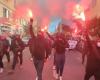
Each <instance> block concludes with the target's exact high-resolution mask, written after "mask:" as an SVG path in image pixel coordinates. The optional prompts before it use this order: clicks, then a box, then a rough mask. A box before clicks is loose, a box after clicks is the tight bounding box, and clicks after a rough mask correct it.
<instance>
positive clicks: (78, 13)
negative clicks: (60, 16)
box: [73, 4, 85, 21]
mask: <svg viewBox="0 0 100 80" xmlns="http://www.w3.org/2000/svg"><path fill="white" fill-rule="evenodd" d="M73 16H74V18H75V19H81V20H83V21H85V14H84V9H83V8H82V6H80V5H79V4H77V5H76V7H75V10H74V12H73Z"/></svg>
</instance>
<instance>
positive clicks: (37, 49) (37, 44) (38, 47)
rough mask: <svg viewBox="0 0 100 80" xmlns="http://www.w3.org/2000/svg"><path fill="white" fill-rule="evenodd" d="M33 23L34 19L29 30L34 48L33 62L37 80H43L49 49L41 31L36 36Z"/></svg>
mask: <svg viewBox="0 0 100 80" xmlns="http://www.w3.org/2000/svg"><path fill="white" fill-rule="evenodd" d="M32 23H33V19H30V26H29V29H30V35H31V38H32V43H31V47H32V56H33V62H34V66H35V69H36V72H37V78H36V80H42V71H43V67H44V62H45V61H46V59H47V58H48V47H47V43H46V41H45V38H44V36H43V34H42V32H41V31H39V32H38V34H37V36H35V35H34V32H33V26H32Z"/></svg>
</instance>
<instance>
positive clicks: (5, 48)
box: [1, 36, 10, 63]
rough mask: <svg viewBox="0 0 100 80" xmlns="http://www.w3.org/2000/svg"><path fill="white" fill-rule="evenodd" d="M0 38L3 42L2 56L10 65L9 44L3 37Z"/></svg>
mask: <svg viewBox="0 0 100 80" xmlns="http://www.w3.org/2000/svg"><path fill="white" fill-rule="evenodd" d="M1 38H2V40H3V55H6V56H7V60H8V63H10V53H9V52H10V43H9V41H8V40H7V38H6V37H5V36H2V37H1Z"/></svg>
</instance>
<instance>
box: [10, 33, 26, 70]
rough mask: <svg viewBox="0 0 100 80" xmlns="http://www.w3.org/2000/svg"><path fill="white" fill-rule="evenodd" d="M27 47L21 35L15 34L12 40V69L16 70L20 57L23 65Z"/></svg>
mask: <svg viewBox="0 0 100 80" xmlns="http://www.w3.org/2000/svg"><path fill="white" fill-rule="evenodd" d="M24 48H25V45H24V42H23V41H22V40H21V38H20V35H14V36H13V39H12V41H11V51H12V52H13V55H14V57H13V64H12V71H11V72H13V71H14V70H15V66H16V64H17V62H18V57H19V60H20V68H21V67H22V63H23V54H22V52H23V50H24Z"/></svg>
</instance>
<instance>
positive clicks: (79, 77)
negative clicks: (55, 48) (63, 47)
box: [0, 48, 94, 80]
mask: <svg viewBox="0 0 100 80" xmlns="http://www.w3.org/2000/svg"><path fill="white" fill-rule="evenodd" d="M23 55H24V56H23V58H24V62H23V68H22V69H20V68H19V64H17V66H16V70H15V72H14V73H13V74H9V73H8V71H9V70H10V68H11V63H10V64H8V63H7V61H6V57H4V59H3V61H4V65H5V69H4V72H3V73H2V74H0V80H35V77H36V71H35V68H34V64H33V62H32V61H30V53H29V50H28V48H26V49H25V50H24V53H23ZM11 59H12V57H11ZM52 66H53V55H51V57H50V58H49V59H48V61H47V62H46V63H45V66H44V70H43V80H55V78H54V77H53V69H52ZM84 74H85V64H84V65H83V64H82V63H81V53H79V52H77V51H70V52H68V51H66V63H65V67H64V73H63V80H83V78H84ZM90 80H94V79H93V78H91V79H90Z"/></svg>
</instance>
